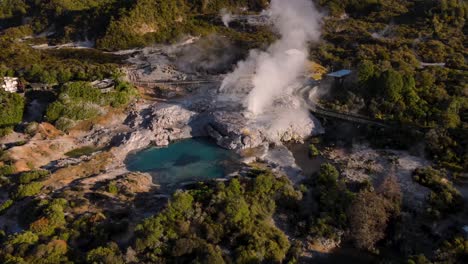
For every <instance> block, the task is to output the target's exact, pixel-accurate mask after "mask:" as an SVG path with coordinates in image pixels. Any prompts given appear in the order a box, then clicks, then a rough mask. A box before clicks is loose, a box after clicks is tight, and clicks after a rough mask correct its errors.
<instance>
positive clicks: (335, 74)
mask: <svg viewBox="0 0 468 264" xmlns="http://www.w3.org/2000/svg"><path fill="white" fill-rule="evenodd" d="M351 72H352V71H351V70H346V69H343V70H339V71H336V72H331V73H329V74H327V76H330V77H335V78H342V77H345V76H348V75H350V74H351Z"/></svg>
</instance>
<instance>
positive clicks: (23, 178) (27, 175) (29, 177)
mask: <svg viewBox="0 0 468 264" xmlns="http://www.w3.org/2000/svg"><path fill="white" fill-rule="evenodd" d="M47 175H49V172H48V171H46V170H38V171H28V172H24V173H22V174H21V175H20V176H19V179H18V182H19V183H20V184H28V183H30V182H32V181H36V180H39V179H43V178H44V177H46V176H47Z"/></svg>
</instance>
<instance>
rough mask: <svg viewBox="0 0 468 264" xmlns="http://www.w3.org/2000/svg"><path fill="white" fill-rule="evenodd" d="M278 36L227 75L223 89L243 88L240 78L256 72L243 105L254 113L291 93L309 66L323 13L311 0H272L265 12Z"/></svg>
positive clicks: (251, 53)
mask: <svg viewBox="0 0 468 264" xmlns="http://www.w3.org/2000/svg"><path fill="white" fill-rule="evenodd" d="M266 13H267V14H268V15H269V16H270V18H271V20H272V21H273V23H274V25H275V27H276V29H277V30H278V33H279V35H280V36H281V37H280V39H279V40H278V41H276V42H275V43H274V44H272V45H271V46H270V47H269V48H268V49H267V50H266V51H257V50H254V51H251V52H250V55H249V57H248V58H247V60H246V61H242V62H240V63H239V64H238V65H237V68H236V70H235V71H234V72H233V73H231V74H230V75H229V76H227V77H226V78H225V80H224V81H223V84H222V86H221V91H224V92H229V91H230V90H239V89H242V88H241V87H238V86H239V85H237V84H238V83H239V80H241V79H243V78H245V77H246V76H249V75H253V77H252V84H253V88H252V90H251V91H250V92H249V94H248V96H247V97H246V98H245V99H244V102H243V103H244V105H245V106H246V107H247V109H248V110H249V111H250V112H251V113H253V114H254V115H260V114H262V113H264V112H265V111H266V110H267V109H269V108H271V107H272V106H273V104H274V102H275V100H277V99H278V98H281V97H285V96H290V95H291V94H292V93H293V92H294V84H296V83H297V82H298V80H299V79H300V77H301V76H303V73H304V70H305V68H306V63H307V57H308V48H307V44H308V42H311V41H317V40H318V39H319V37H320V21H321V17H322V16H321V15H320V13H319V12H318V11H317V10H316V9H315V6H314V4H313V3H312V1H310V0H288V1H283V0H272V2H271V5H270V8H269V9H268V10H267V11H266Z"/></svg>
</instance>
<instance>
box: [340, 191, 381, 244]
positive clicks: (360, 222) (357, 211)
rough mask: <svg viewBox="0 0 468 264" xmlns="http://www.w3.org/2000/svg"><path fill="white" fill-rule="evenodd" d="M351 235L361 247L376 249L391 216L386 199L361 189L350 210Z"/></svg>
mask: <svg viewBox="0 0 468 264" xmlns="http://www.w3.org/2000/svg"><path fill="white" fill-rule="evenodd" d="M348 216H349V222H350V225H349V226H350V235H351V238H352V239H353V242H354V244H355V245H356V246H357V247H358V248H361V249H366V250H374V248H375V244H376V243H377V242H378V241H380V240H382V239H383V238H384V237H385V229H386V228H387V223H388V220H389V218H390V214H389V213H388V211H387V210H386V206H385V200H384V199H383V198H382V197H381V196H380V195H378V194H377V193H375V192H372V191H368V190H365V191H361V192H360V193H359V194H358V195H357V196H356V199H354V201H353V203H352V204H351V206H350V208H349V210H348Z"/></svg>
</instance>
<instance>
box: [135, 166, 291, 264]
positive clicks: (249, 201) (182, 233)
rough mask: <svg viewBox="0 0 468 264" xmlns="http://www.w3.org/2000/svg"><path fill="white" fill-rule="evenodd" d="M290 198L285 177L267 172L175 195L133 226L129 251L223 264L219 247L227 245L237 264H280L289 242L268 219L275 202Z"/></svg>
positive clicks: (148, 257)
mask: <svg viewBox="0 0 468 264" xmlns="http://www.w3.org/2000/svg"><path fill="white" fill-rule="evenodd" d="M296 196H297V193H296V192H295V191H294V190H293V188H292V186H291V185H290V184H289V183H288V182H287V181H286V180H285V179H275V177H274V176H273V175H271V174H261V175H259V176H258V177H257V178H256V179H255V180H253V181H252V182H246V183H241V182H240V181H239V180H237V179H234V180H232V181H230V182H229V183H228V184H226V185H225V184H219V185H218V186H217V187H216V188H215V189H212V190H210V189H207V190H206V192H199V191H197V192H195V193H192V192H178V193H176V194H175V195H174V197H173V199H172V200H171V202H170V203H169V205H168V207H167V209H165V210H164V211H163V212H161V213H160V214H158V215H156V216H154V217H152V218H150V219H147V220H145V221H144V222H143V224H142V225H140V226H138V227H137V229H136V232H137V240H136V243H135V249H136V251H137V253H138V254H139V256H141V259H140V260H142V261H164V260H165V261H172V260H175V259H177V260H178V261H183V260H187V261H192V260H193V259H196V260H197V261H200V262H206V261H208V260H218V262H217V263H223V262H224V261H223V258H226V257H227V256H224V254H223V253H222V252H221V250H220V246H221V244H220V243H222V242H223V243H226V242H227V243H228V244H224V245H223V247H228V248H230V249H231V250H232V252H233V253H234V255H235V256H234V258H235V259H236V260H237V262H238V263H251V262H264V261H265V262H280V261H282V260H284V259H285V257H286V253H287V251H288V249H289V242H288V240H287V238H286V237H285V235H284V234H283V233H282V232H281V231H280V230H278V229H276V228H275V227H274V226H272V225H270V224H269V223H268V219H270V218H271V216H272V214H273V213H274V211H275V207H276V205H275V204H276V202H275V200H276V199H279V198H281V197H284V198H287V199H295V198H294V197H296ZM284 198H283V199H284ZM201 215H203V220H202V218H200V216H201ZM190 230H194V232H193V231H190ZM202 230H203V231H202Z"/></svg>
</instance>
